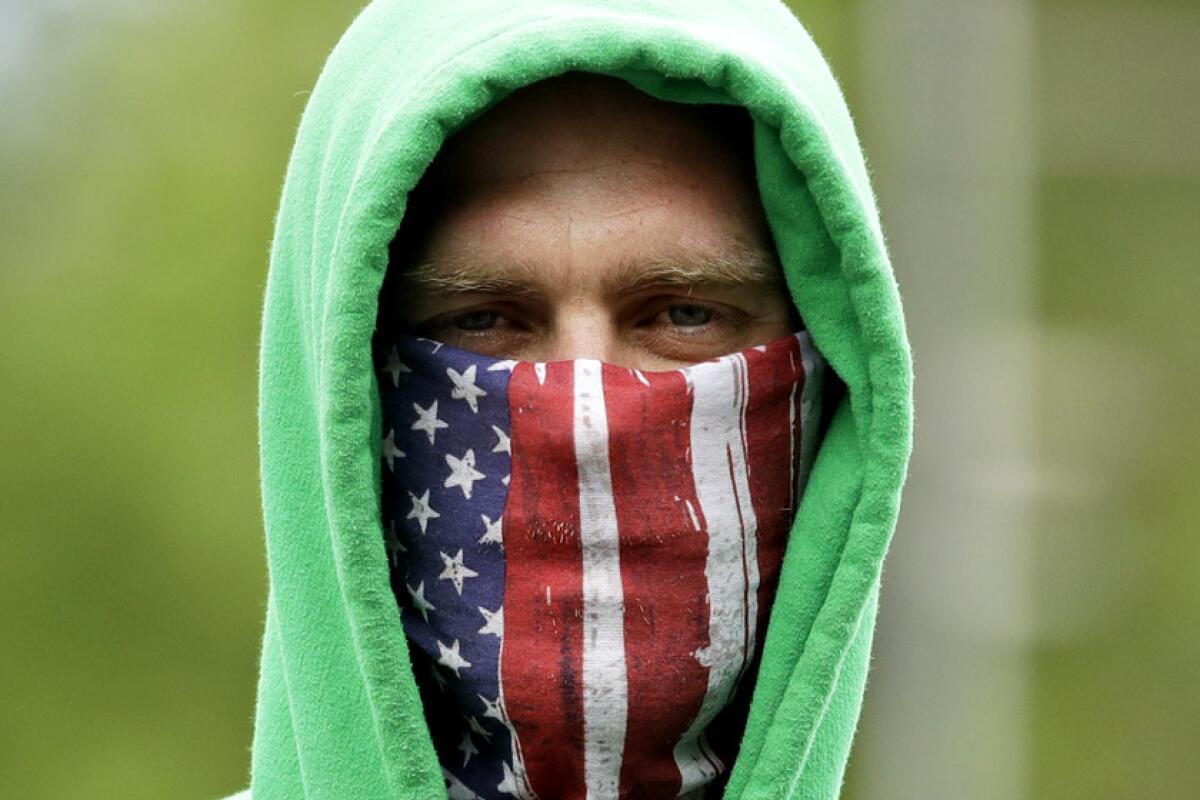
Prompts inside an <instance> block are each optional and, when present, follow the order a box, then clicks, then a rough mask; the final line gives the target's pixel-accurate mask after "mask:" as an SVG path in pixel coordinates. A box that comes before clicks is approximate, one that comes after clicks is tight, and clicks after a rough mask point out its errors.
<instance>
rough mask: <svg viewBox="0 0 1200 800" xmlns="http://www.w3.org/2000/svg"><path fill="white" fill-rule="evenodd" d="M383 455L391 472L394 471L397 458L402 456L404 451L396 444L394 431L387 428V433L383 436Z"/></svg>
mask: <svg viewBox="0 0 1200 800" xmlns="http://www.w3.org/2000/svg"><path fill="white" fill-rule="evenodd" d="M383 457H384V458H385V459H387V465H388V469H389V470H391V471H392V472H395V471H396V462H395V460H396V459H397V458H404V451H403V450H401V449H400V448H399V447H397V446H396V431H394V430H389V431H388V435H387V436H385V437H383Z"/></svg>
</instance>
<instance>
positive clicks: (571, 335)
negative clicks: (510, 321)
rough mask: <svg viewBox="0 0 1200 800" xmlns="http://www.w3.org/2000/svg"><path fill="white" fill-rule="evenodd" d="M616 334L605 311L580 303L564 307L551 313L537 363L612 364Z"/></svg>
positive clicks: (614, 357) (616, 350)
mask: <svg viewBox="0 0 1200 800" xmlns="http://www.w3.org/2000/svg"><path fill="white" fill-rule="evenodd" d="M617 334H618V332H617V330H616V329H615V325H614V323H613V321H612V319H611V318H610V315H609V314H608V313H607V310H606V309H604V308H601V307H598V306H593V305H585V304H582V303H577V304H571V305H567V306H564V307H562V308H560V309H559V310H558V311H557V313H556V314H555V316H554V322H553V325H552V326H551V327H550V331H549V336H548V337H547V339H546V341H545V342H544V344H543V347H542V348H540V349H541V350H542V353H541V354H540V359H539V360H541V361H566V360H568V359H575V358H594V359H598V360H600V361H608V362H610V363H615V361H614V359H616V358H619V346H618V345H619V340H618V335H617Z"/></svg>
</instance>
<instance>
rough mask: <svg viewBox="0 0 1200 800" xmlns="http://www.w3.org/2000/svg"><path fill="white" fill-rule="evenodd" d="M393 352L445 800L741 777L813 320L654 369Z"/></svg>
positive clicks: (390, 365) (402, 348)
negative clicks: (736, 762) (738, 765)
mask: <svg viewBox="0 0 1200 800" xmlns="http://www.w3.org/2000/svg"><path fill="white" fill-rule="evenodd" d="M377 350H378V352H377V374H378V378H379V385H380V389H381V400H382V412H383V436H384V438H383V443H382V448H381V455H382V458H383V464H382V468H381V469H382V510H383V524H384V529H385V531H386V536H387V551H388V555H389V560H390V565H391V582H392V588H393V590H394V592H395V594H396V597H397V600H398V602H399V605H400V607H401V609H402V613H401V619H402V623H403V626H404V630H405V633H406V634H407V637H408V642H409V646H410V652H411V654H412V660H413V667H414V670H415V672H416V678H417V682H418V685H419V687H420V690H421V696H422V700H423V702H424V706H425V717H426V721H427V723H428V725H429V728H430V732H431V735H432V737H433V742H434V745H435V748H436V750H437V752H438V755H439V759H440V761H441V763H442V766H443V774H444V777H445V779H446V783H447V790H448V793H449V796H450V797H451V798H456V797H481V798H510V797H535V796H540V797H543V798H564V799H569V798H580V799H582V798H585V797H590V796H605V797H617V796H621V797H647V798H651V797H654V798H658V797H676V796H679V795H682V794H687V793H689V792H697V795H698V794H699V793H700V792H703V791H704V790H705V787H708V786H709V785H710V784H714V783H718V784H719V783H720V782H721V781H723V780H725V779H727V777H728V771H729V768H730V766H731V764H732V760H733V757H734V756H735V755H736V748H737V743H738V741H739V740H740V737H741V733H742V728H743V727H744V724H745V716H746V712H747V708H748V701H749V696H750V691H751V690H752V688H753V679H754V671H755V668H756V665H757V658H758V655H759V651H760V649H761V648H760V644H761V640H762V636H763V633H764V627H765V624H766V621H767V616H768V611H769V609H770V606H771V603H772V600H773V598H774V593H775V588H776V585H777V582H778V577H779V568H780V564H781V562H782V559H783V552H784V547H785V545H786V542H787V536H788V531H789V529H790V526H791V522H792V519H793V516H794V514H795V509H796V507H797V505H798V502H799V497H800V494H801V492H802V491H803V489H804V485H805V482H806V480H807V475H808V471H809V467H810V465H811V463H812V459H813V455H814V450H815V446H816V432H817V425H818V420H819V417H820V393H821V386H822V382H823V381H822V376H823V373H824V368H825V365H824V361H823V359H822V358H821V356H820V354H819V353H818V352H817V351H816V349H815V348H814V347H813V345H812V342H811V339H810V337H809V334H808V333H807V331H801V332H799V333H795V334H788V335H787V336H784V337H780V338H778V339H776V340H773V341H771V342H770V343H768V344H765V345H760V346H758V347H753V348H749V349H747V350H743V351H741V352H738V353H732V354H730V355H726V356H722V357H720V358H717V359H713V360H711V361H706V362H702V363H698V364H693V365H691V366H688V367H684V368H681V369H673V370H664V371H653V372H644V371H640V370H635V369H628V368H625V367H617V366H614V365H611V364H607V363H604V362H600V361H596V360H592V359H576V360H572V361H555V362H549V363H533V362H527V361H510V360H500V359H495V358H491V357H488V356H484V355H480V354H477V353H472V352H468V351H465V350H460V349H456V348H454V347H451V346H449V345H445V344H442V343H440V342H434V341H431V340H428V339H419V338H414V337H408V336H393V337H390V338H383V339H381V340H380V341H379V343H378V348H377Z"/></svg>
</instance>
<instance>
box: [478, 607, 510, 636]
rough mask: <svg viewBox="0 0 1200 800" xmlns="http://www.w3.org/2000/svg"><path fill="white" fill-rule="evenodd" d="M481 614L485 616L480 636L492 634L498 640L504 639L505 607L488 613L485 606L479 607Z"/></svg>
mask: <svg viewBox="0 0 1200 800" xmlns="http://www.w3.org/2000/svg"><path fill="white" fill-rule="evenodd" d="M478 608H479V613H480V614H482V615H483V620H484V623H483V627H482V628H480V629H479V633H480V634H489V633H490V634H491V635H492V636H495V637H496V638H497V639H503V638H504V606H500V608H498V609H496V610H495V611H488V610H487V609H486V608H484V607H483V606H478Z"/></svg>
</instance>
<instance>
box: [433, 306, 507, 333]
mask: <svg viewBox="0 0 1200 800" xmlns="http://www.w3.org/2000/svg"><path fill="white" fill-rule="evenodd" d="M499 321H500V312H499V311H496V310H495V309H491V308H478V309H471V310H469V311H464V312H462V313H460V314H454V315H452V316H451V317H450V318H449V319H448V320H447V321H446V322H447V324H448V325H452V326H454V327H455V328H457V329H458V330H460V331H472V332H477V331H486V330H491V329H492V328H494V327H496V324H497V323H498V322H499Z"/></svg>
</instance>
